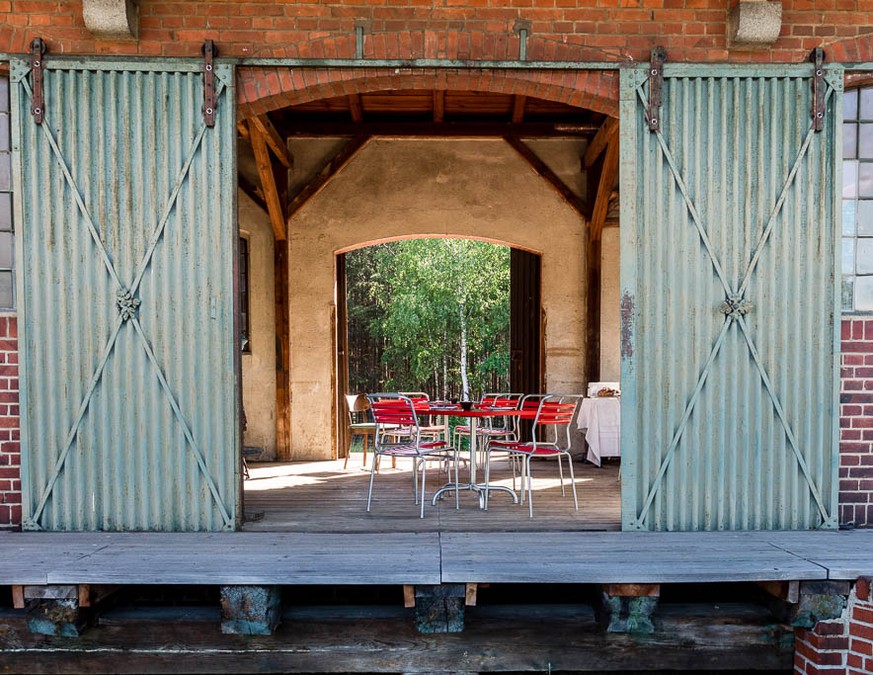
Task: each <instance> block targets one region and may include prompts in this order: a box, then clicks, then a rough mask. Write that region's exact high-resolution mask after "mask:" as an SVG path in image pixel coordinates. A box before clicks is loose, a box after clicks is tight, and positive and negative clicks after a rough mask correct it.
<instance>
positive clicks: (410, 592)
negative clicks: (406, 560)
mask: <svg viewBox="0 0 873 675" xmlns="http://www.w3.org/2000/svg"><path fill="white" fill-rule="evenodd" d="M403 606H404V607H406V608H407V609H412V608H413V607H415V586H410V585H409V584H406V585H405V586H404V587H403Z"/></svg>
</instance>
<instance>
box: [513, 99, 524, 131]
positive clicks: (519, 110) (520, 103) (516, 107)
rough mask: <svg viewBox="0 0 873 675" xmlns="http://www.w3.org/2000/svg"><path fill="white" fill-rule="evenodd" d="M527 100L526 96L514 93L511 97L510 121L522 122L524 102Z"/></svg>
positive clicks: (514, 122)
mask: <svg viewBox="0 0 873 675" xmlns="http://www.w3.org/2000/svg"><path fill="white" fill-rule="evenodd" d="M526 102H527V96H522V95H521V94H516V95H515V96H513V97H512V123H513V124H521V123H522V122H524V104H525V103H526Z"/></svg>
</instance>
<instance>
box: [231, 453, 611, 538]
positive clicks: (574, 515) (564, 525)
mask: <svg viewBox="0 0 873 675" xmlns="http://www.w3.org/2000/svg"><path fill="white" fill-rule="evenodd" d="M369 458H370V456H369V455H368V460H369ZM384 464H385V466H384V468H383V469H382V470H381V471H380V473H379V474H378V475H377V476H376V483H375V488H374V492H373V506H372V510H371V511H370V512H369V513H367V511H366V506H367V486H368V482H369V479H370V472H369V465H368V466H367V467H363V466H362V463H361V455H360V454H359V453H354V454H353V455H352V458H351V459H350V460H349V465H348V468H347V469H345V470H343V468H342V466H343V463H342V461H334V462H296V463H290V464H252V465H251V466H250V473H251V478H250V479H249V480H247V481H245V511H246V514H247V515H248V516H249V517H250V518H252V517H256V518H257V519H256V520H249V521H248V522H246V523H245V525H244V529H245V530H246V531H249V532H542V531H560V532H569V531H605V530H619V529H621V484H620V482H619V475H618V464H617V463H615V462H610V463H606V464H604V466H603V468H598V467H595V466H593V465H591V464H587V463H581V462H575V463H574V470H575V472H576V489H577V491H578V494H579V511H578V512H577V511H574V510H573V500H572V496H571V495H570V493H569V487H568V492H567V494H566V496H564V497H562V496H561V489H560V484H559V482H558V471H557V467H556V465H555V463H554V462H534V517H533V519H531V518H529V517H528V512H527V506H526V505H525V506H519V505H518V504H513V503H512V500H511V499H510V497H509V495H507V494H504V493H499V492H496V493H494V494H493V495H492V498H491V501H490V503H489V508H488V511H487V512H485V511H482V510H480V509H479V508H478V502H477V500H476V498H475V496H473V494H472V493H470V492H461V497H460V501H461V508H460V510H455V505H454V496H453V495H451V494H446V495H445V498H444V499H442V500H440V501H438V502H437V505H436V506H431V505H430V504H428V505H427V507H426V508H425V517H424V519H423V520H422V519H420V518H419V517H418V514H419V511H418V507H416V506H415V504H414V502H413V499H412V474H411V472H410V467H409V460H405V459H403V460H398V468H397V469H391V468H390V466H388V462H385V463H384ZM365 469H366V470H365ZM467 475H469V474H467ZM494 476H495V483H496V484H498V485H505V486H511V485H512V476H511V473H510V472H509V470H508V468H507V465H506V463H505V462H502V461H501V462H498V463H496V468H495V470H494ZM479 477H480V478H481V477H482V476H481V472H480V476H479ZM462 480H463V469H462ZM444 481H445V475H444V474H441V473H440V472H439V471H438V470H436V467H433V468H432V469H429V470H428V486H429V487H428V494H430V495H432V494H433V493H434V491H435V490H436V488H437V487H438V486H439V485H442V483H443V482H444Z"/></svg>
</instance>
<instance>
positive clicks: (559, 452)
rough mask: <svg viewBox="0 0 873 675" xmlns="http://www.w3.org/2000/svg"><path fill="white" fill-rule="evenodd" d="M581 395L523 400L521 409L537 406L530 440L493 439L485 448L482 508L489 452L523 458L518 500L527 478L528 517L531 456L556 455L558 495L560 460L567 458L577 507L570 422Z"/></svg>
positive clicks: (486, 501)
mask: <svg viewBox="0 0 873 675" xmlns="http://www.w3.org/2000/svg"><path fill="white" fill-rule="evenodd" d="M581 398H582V397H581V396H576V395H561V394H549V395H544V396H540V395H536V396H528V397H525V399H523V400H522V404H521V409H522V412H523V413H524V411H530V410H532V408H533V407H534V405H536V416H535V417H534V422H533V429H532V431H531V434H532V436H531V441H530V442H526V441H502V440H493V441H491V442H490V443H488V446H487V448H486V449H485V503H484V506H485V510H486V511H487V510H488V492H489V491H488V482H489V480H490V478H491V454H492V452H494V451H499V452H505V453H507V454H509V456H510V458H511V457H519V458H521V459H522V472H521V492H522V495H521V503H524V499H525V497H524V492H525V480H527V485H526V487H527V503H528V510H529V512H530V517H531V518H533V481H532V480H531V468H530V462H531V459H533V458H534V457H557V460H558V473H559V476H560V481H561V495H564V494H565V491H564V469H563V465H562V459H563V458H564V457H566V458H567V466H568V467H569V469H570V486H571V488H572V490H573V506H574V508H575V509H576V510H577V511H578V510H579V500H578V498H577V496H576V477H575V475H574V474H573V458H572V456H571V455H570V425H571V424H572V422H573V419H574V418H575V417H576V411H577V409H578V408H579V401H580V400H581Z"/></svg>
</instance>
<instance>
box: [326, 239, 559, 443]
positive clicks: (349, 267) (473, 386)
mask: <svg viewBox="0 0 873 675" xmlns="http://www.w3.org/2000/svg"><path fill="white" fill-rule="evenodd" d="M410 239H411V238H409V237H403V238H400V239H395V240H394V242H397V241H404V240H406V241H409V240H410ZM442 240H443V238H440V241H434V239H432V238H429V239H419V238H414V239H411V245H410V246H409V247H405V248H400V247H398V246H394V245H392V243H389V242H385V243H386V244H387V246H379V247H378V248H377V249H375V250H374V245H372V244H371V245H367V246H359V247H356V248H353V249H351V250H347V251H344V252H342V253H338V254H337V255H336V280H337V293H336V302H337V311H336V338H335V340H336V345H337V352H336V383H337V385H336V390H337V398H338V401H337V411H338V415H337V421H336V423H337V439H338V447H337V454H338V456H340V457H345V456H346V454H347V453H348V450H349V447H350V443H351V440H352V439H351V437H350V435H349V432H350V429H349V426H348V423H347V422H348V420H347V416H346V411H347V406H348V403H347V395H358V394H360V393H362V392H378V391H396V390H397V389H398V388H399V389H406V390H410V391H424V392H426V393H428V395H430V396H432V397H433V398H438V399H442V400H450V399H457V398H461V397H464V396H470V397H471V398H473V399H474V400H475V399H476V398H477V397H478V396H479V395H482V394H484V393H486V392H498V391H502V392H527V393H540V392H542V391H543V390H544V384H543V363H544V353H543V341H542V336H543V325H542V318H543V312H542V301H541V290H542V288H541V287H542V284H541V279H542V259H541V256H540V254H539V253H537V252H533V251H527V250H524V249H519V248H512V247H509V246H505V245H503V244H502V242H501V243H496V242H490V241H486V242H482V241H480V240H476V239H473V240H471V239H467V240H457V239H452V240H449V241H442ZM463 242H466V245H465V244H464V243H463ZM435 257H436V258H438V259H439V260H441V261H446V263H447V264H445V265H444V264H442V263H440V264H437V265H435ZM398 260H404V261H405V262H404V263H402V264H398V262H397V261H398ZM435 267H436V268H437V269H435ZM396 268H399V272H398V276H396V277H395V276H394V274H395V271H394V270H395V269H396ZM401 275H402V276H401ZM412 277H414V278H415V279H416V281H415V282H414V283H412V282H411V281H410V279H411V278H412ZM460 278H463V279H464V281H463V282H461V283H459V279H460ZM401 280H402V281H401ZM421 286H424V287H425V288H421ZM447 286H448V288H447ZM377 287H378V288H380V289H382V290H381V292H375V290H374V289H375V288H377ZM446 291H448V292H446ZM444 294H445V295H444ZM447 296H451V297H447ZM418 298H422V299H418ZM437 298H441V299H439V300H437ZM456 303H457V304H456ZM392 307H393V310H392V309H391V308H392ZM410 310H412V311H414V312H415V313H416V315H415V318H413V319H411V318H410V314H409V312H410ZM431 311H432V312H433V315H429V312H431ZM459 315H463V316H462V317H461V319H460V321H459ZM389 317H392V318H390V319H389ZM431 320H432V322H431ZM386 322H388V323H389V324H390V325H399V326H401V327H402V330H400V331H398V332H397V336H396V337H397V338H398V339H397V340H396V341H393V337H394V331H393V330H387V331H386V330H385V326H386ZM462 323H463V326H462ZM462 335H463V337H461V336H462ZM413 336H414V337H413ZM388 342H393V345H392V346H390V347H389V346H388V345H387V344H386V343H388ZM398 356H399V358H398ZM462 369H463V372H462ZM401 383H402V384H401ZM465 386H466V387H468V389H467V390H466V391H465V389H464V387H465Z"/></svg>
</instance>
